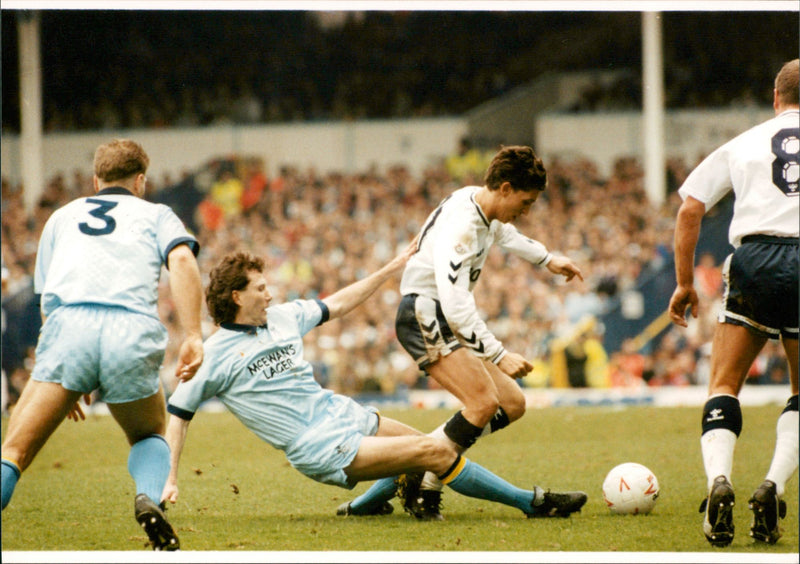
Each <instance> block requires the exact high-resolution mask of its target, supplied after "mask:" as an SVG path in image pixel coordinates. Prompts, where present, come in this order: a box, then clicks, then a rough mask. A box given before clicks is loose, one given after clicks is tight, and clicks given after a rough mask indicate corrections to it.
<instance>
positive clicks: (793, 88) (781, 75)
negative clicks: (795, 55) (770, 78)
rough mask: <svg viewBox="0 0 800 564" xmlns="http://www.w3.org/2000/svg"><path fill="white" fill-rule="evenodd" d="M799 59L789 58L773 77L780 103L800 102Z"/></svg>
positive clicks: (793, 103) (792, 103) (791, 103)
mask: <svg viewBox="0 0 800 564" xmlns="http://www.w3.org/2000/svg"><path fill="white" fill-rule="evenodd" d="M799 85H800V60H798V59H794V60H791V61H789V62H787V63H785V64H784V65H783V67H781V70H780V71H779V72H778V75H777V76H776V77H775V89H776V90H777V91H778V101H779V102H780V103H781V104H787V105H796V104H799V103H800V86H799Z"/></svg>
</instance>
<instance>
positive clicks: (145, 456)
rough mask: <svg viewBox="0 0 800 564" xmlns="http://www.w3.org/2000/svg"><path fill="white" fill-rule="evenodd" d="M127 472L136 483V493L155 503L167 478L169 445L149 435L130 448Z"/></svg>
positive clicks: (161, 439)
mask: <svg viewBox="0 0 800 564" xmlns="http://www.w3.org/2000/svg"><path fill="white" fill-rule="evenodd" d="M128 472H130V474H131V476H132V477H133V481H134V482H136V493H137V495H138V494H140V493H144V494H147V496H148V497H149V498H150V499H152V500H153V501H154V502H155V503H160V502H161V493H162V492H163V491H164V484H166V483H167V478H168V477H169V445H167V441H166V440H165V439H164V437H162V436H161V435H150V436H148V437H146V438H144V439H142V440H141V441H139V442H138V443H136V444H134V445H133V446H132V447H131V452H130V454H129V455H128Z"/></svg>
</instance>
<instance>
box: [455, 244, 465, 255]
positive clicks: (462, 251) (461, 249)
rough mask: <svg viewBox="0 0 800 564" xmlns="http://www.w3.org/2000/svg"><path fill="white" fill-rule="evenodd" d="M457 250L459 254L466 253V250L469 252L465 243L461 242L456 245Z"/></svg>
mask: <svg viewBox="0 0 800 564" xmlns="http://www.w3.org/2000/svg"><path fill="white" fill-rule="evenodd" d="M455 251H456V252H457V253H458V254H460V255H463V254H464V253H466V252H467V249H466V248H464V245H462V244H461V243H459V244H458V245H456V248H455Z"/></svg>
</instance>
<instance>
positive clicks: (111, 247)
mask: <svg viewBox="0 0 800 564" xmlns="http://www.w3.org/2000/svg"><path fill="white" fill-rule="evenodd" d="M149 164H150V159H149V157H148V156H147V154H146V153H145V151H144V149H143V148H142V147H141V146H140V145H139V144H138V143H135V142H134V141H131V140H127V139H115V140H112V141H110V142H109V143H105V144H103V145H100V146H99V147H98V148H97V150H96V152H95V156H94V180H93V181H94V188H95V192H96V193H95V195H93V196H91V197H86V198H78V199H76V200H74V201H72V202H70V203H69V204H67V205H65V206H64V207H62V208H60V209H58V210H56V211H55V212H54V213H53V214H52V216H51V217H50V218H49V219H48V221H47V222H46V224H45V226H44V229H43V231H42V235H41V237H40V240H39V248H38V252H37V256H36V270H35V274H34V291H35V292H36V294H39V295H40V296H41V311H42V318H43V319H44V324H43V326H42V329H41V333H40V335H39V342H38V344H37V347H36V365H35V367H34V369H33V373H32V375H31V379H30V381H29V382H28V384H27V385H26V386H25V389H24V391H23V393H22V395H21V397H20V400H19V402H18V404H17V406H16V407H15V409H14V411H13V413H12V415H11V418H10V420H9V424H8V432H7V434H6V439H5V441H4V443H3V460H2V503H3V509H5V507H6V505H7V504H8V502H9V501H10V500H11V496H12V494H13V492H14V488H15V486H16V483H17V480H18V479H19V477H20V474H21V472H22V471H24V470H25V469H26V468H27V467H28V466H29V465H30V464H31V462H32V461H33V459H34V457H35V456H36V454H37V453H38V452H39V450H40V449H41V448H42V446H44V444H45V442H46V441H47V440H48V438H49V437H50V435H51V434H52V433H53V431H55V430H56V428H57V427H58V426H59V424H60V423H61V422H62V421H63V420H64V418H65V417H69V418H70V419H74V420H76V421H77V420H78V419H79V418H81V419H82V418H84V414H83V411H82V409H81V407H80V405H79V404H78V403H77V401H78V400H79V399H80V397H81V395H83V396H84V399H85V400H86V401H87V403H88V401H89V398H90V396H89V394H91V393H92V392H93V391H95V390H96V391H97V394H98V397H99V399H101V400H103V401H105V402H106V404H107V405H108V408H109V410H110V411H111V414H112V415H113V416H114V419H115V420H116V421H117V423H119V425H120V426H121V427H122V429H123V431H124V432H125V435H126V436H127V439H128V442H129V443H130V445H131V450H130V455H129V458H128V470H129V471H130V474H131V476H132V477H133V479H134V482H135V483H136V493H137V496H136V499H135V501H134V511H135V516H136V519H137V521H139V523H140V524H141V525H142V527H143V528H144V529H145V532H146V533H147V534H148V537H149V538H150V541H151V545H152V547H153V549H155V550H160V549H165V550H176V549H178V548H179V547H180V544H179V541H178V537H177V536H176V535H175V532H174V530H173V529H172V527H171V526H170V525H169V523H168V522H167V521H166V518H165V517H164V514H163V512H162V510H161V508H159V506H158V505H156V503H157V502H159V501H160V500H161V492H162V490H163V487H164V483H165V482H166V479H167V475H168V473H169V447H168V446H167V443H166V441H165V440H164V437H163V435H164V431H165V426H166V412H165V409H164V404H165V400H164V393H163V390H162V389H161V386H160V380H159V367H160V365H161V362H162V360H163V358H164V353H165V347H166V344H167V330H166V328H165V327H164V325H163V324H162V323H161V320H160V318H159V315H158V310H157V302H158V285H159V278H160V276H161V270H162V266H166V267H167V268H168V269H169V283H170V289H171V294H172V299H173V301H174V303H175V308H176V311H177V314H178V318H179V320H180V322H181V325H182V328H183V330H184V331H185V333H186V337H185V339H184V341H183V343H182V344H181V348H180V351H179V358H178V365H177V368H176V377H177V378H178V379H179V380H186V379H190V378H192V376H194V374H195V372H196V371H197V369H198V368H199V367H200V364H201V363H202V361H203V343H202V333H201V328H200V312H201V307H202V295H203V289H202V282H201V279H200V271H199V269H198V266H197V261H196V259H195V255H196V253H197V252H198V250H199V246H198V243H197V240H196V239H195V238H194V237H193V236H192V235H190V234H189V233H188V232H187V231H186V228H185V227H184V225H183V223H182V222H181V220H180V219H179V218H178V217H177V216H176V215H175V213H174V212H173V211H172V210H171V209H170V208H168V207H167V206H164V205H161V204H154V203H151V202H147V201H146V200H144V198H143V197H144V193H145V184H146V181H147V179H146V176H145V173H146V172H147V167H148V165H149Z"/></svg>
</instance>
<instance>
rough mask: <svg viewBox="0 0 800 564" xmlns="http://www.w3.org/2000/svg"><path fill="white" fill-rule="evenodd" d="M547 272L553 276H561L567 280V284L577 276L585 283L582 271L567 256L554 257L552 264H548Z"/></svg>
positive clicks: (551, 260)
mask: <svg viewBox="0 0 800 564" xmlns="http://www.w3.org/2000/svg"><path fill="white" fill-rule="evenodd" d="M547 270H549V271H550V272H552V273H553V274H561V275H562V276H564V277H565V278H566V279H567V282H569V281H571V280H572V279H573V278H575V277H576V276H577V277H578V278H580V280H581V282H583V274H581V269H580V268H578V265H576V264H575V263H574V262H572V261H571V260H570V259H568V258H567V257H565V256H560V255H554V256H553V258H551V259H550V262H548V263H547Z"/></svg>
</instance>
